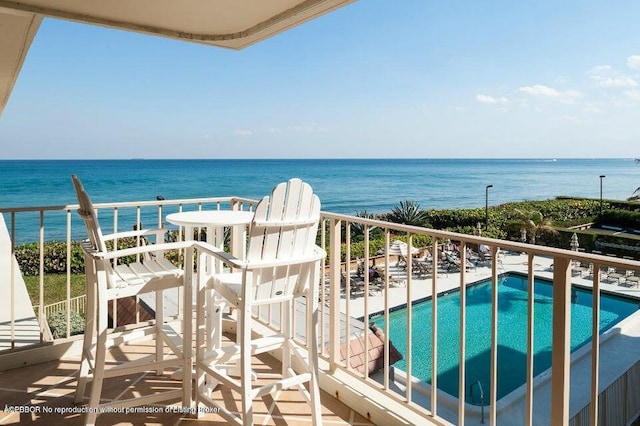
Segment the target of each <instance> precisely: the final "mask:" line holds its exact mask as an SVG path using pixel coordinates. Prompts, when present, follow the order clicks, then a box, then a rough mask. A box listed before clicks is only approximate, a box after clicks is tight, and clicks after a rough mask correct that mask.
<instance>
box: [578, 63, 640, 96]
mask: <svg viewBox="0 0 640 426" xmlns="http://www.w3.org/2000/svg"><path fill="white" fill-rule="evenodd" d="M627 65H629V67H630V68H634V67H635V66H637V67H638V69H640V56H630V57H629V58H627ZM587 74H588V75H589V77H590V78H591V79H592V80H594V81H596V82H597V84H598V86H600V87H604V88H608V89H612V88H618V87H638V82H637V81H635V80H634V79H633V78H631V77H628V76H625V75H623V74H622V73H620V72H618V71H616V70H614V69H613V67H611V65H598V66H596V67H593V68H591V70H589V71H588V72H587Z"/></svg>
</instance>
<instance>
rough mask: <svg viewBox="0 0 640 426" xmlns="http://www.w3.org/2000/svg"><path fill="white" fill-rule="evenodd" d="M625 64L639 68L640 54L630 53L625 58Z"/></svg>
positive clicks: (635, 68)
mask: <svg viewBox="0 0 640 426" xmlns="http://www.w3.org/2000/svg"><path fill="white" fill-rule="evenodd" d="M627 66H628V67H629V68H633V69H634V70H640V55H631V56H629V57H628V58H627Z"/></svg>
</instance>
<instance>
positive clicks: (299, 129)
mask: <svg viewBox="0 0 640 426" xmlns="http://www.w3.org/2000/svg"><path fill="white" fill-rule="evenodd" d="M288 130H289V131H293V132H296V133H326V132H327V129H325V128H324V127H321V126H319V125H318V123H315V122H311V123H307V124H303V125H300V126H292V127H289V128H288Z"/></svg>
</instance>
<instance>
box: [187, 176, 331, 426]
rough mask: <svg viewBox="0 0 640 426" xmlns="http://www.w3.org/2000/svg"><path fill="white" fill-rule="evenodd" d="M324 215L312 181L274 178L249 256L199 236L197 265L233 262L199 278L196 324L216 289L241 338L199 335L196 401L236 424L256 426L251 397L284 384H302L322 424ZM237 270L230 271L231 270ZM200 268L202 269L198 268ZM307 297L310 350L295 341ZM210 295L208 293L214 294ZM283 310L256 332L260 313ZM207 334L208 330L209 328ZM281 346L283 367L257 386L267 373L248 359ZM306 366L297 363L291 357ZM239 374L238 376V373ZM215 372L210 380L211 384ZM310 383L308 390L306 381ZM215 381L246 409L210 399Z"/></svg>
mask: <svg viewBox="0 0 640 426" xmlns="http://www.w3.org/2000/svg"><path fill="white" fill-rule="evenodd" d="M319 220H320V201H319V199H318V197H317V196H316V195H315V194H313V191H312V189H311V187H310V186H309V185H308V184H307V183H304V182H302V181H301V180H300V179H291V180H289V181H288V182H283V183H281V184H279V185H277V186H276V187H275V188H274V190H273V192H272V194H271V197H264V198H263V199H262V200H261V201H260V203H259V204H258V206H257V207H256V211H255V217H254V219H253V222H252V223H251V225H250V229H249V240H248V247H247V255H246V260H240V259H237V258H234V257H232V256H231V255H229V254H227V253H225V252H223V251H221V250H219V249H216V248H214V247H212V246H208V245H206V244H202V243H198V245H199V247H198V248H199V254H200V261H199V264H200V265H204V264H205V262H206V260H207V259H206V256H214V257H215V258H217V259H218V260H222V261H223V262H224V263H225V264H226V265H227V266H229V267H230V268H231V269H229V270H225V271H217V272H214V273H213V275H212V276H211V277H210V278H208V279H203V280H200V284H199V291H198V302H197V307H198V309H199V311H198V315H197V324H198V326H199V327H202V324H204V317H205V312H204V311H203V309H207V312H206V315H215V313H214V312H215V310H216V307H217V306H219V300H220V299H219V300H218V302H217V303H218V305H217V306H216V307H209V308H200V307H201V306H204V302H203V299H204V298H206V296H205V294H206V292H207V291H210V290H213V291H214V293H215V297H216V298H222V299H224V300H226V301H227V302H228V304H229V305H230V306H232V307H234V308H237V311H236V313H237V318H236V319H237V340H236V342H237V343H236V344H232V345H228V346H224V347H219V346H218V347H214V348H213V350H205V345H204V342H203V341H202V339H203V336H202V335H201V333H198V334H197V335H196V347H197V354H196V375H197V381H198V385H197V391H196V402H197V403H198V404H204V405H206V406H208V407H213V408H216V409H218V413H219V414H220V415H222V416H223V417H225V418H226V419H228V420H229V421H231V422H233V423H234V424H243V425H252V424H254V423H253V422H254V420H253V409H252V402H253V400H254V399H256V398H258V397H261V396H263V395H266V394H270V393H274V392H276V395H274V400H277V399H278V395H277V394H278V393H279V392H280V391H281V390H282V389H286V388H291V387H297V388H298V389H299V390H300V391H302V392H303V394H304V396H305V399H306V400H307V401H309V403H310V405H311V408H312V416H313V424H314V425H321V424H322V418H321V414H320V410H321V405H320V393H319V386H318V366H317V357H318V353H317V351H318V341H317V330H316V327H317V325H318V291H319V284H320V260H321V259H322V258H323V257H325V256H326V254H325V252H324V251H323V250H322V249H321V248H320V247H318V246H316V244H315V241H316V234H317V230H318V224H319ZM231 271H232V272H231ZM201 272H202V271H201ZM299 297H304V298H305V306H306V310H305V318H304V321H305V322H306V328H305V335H306V337H305V340H306V351H305V350H304V348H302V347H301V346H300V345H299V344H298V343H297V342H296V341H295V340H294V318H293V315H294V303H295V299H296V298H299ZM209 300H211V299H209ZM265 307H266V308H269V309H267V310H268V311H269V312H271V313H274V312H275V313H279V317H280V318H279V319H280V321H279V323H280V324H279V327H271V328H270V333H269V334H268V335H262V336H260V337H255V336H253V335H252V331H253V332H255V331H256V330H254V327H255V325H256V324H255V322H257V321H259V318H258V314H259V313H260V312H262V311H263V310H264V309H265ZM208 334H209V336H211V335H212V334H214V333H211V331H210V330H209V332H208ZM278 349H280V350H282V356H281V359H282V371H281V374H277V375H276V377H275V378H274V377H269V379H270V380H267V384H265V385H262V386H256V387H253V384H252V381H253V379H263V377H261V375H256V374H255V372H253V371H252V369H251V358H252V356H254V355H257V354H260V353H264V352H267V351H275V350H278ZM294 357H297V358H298V360H299V361H300V363H299V364H297V363H296V364H295V365H296V366H297V365H302V368H301V369H300V371H299V372H296V371H294V369H293V365H294V364H293V358H294ZM238 376H239V377H238ZM212 379H213V384H212V383H211V382H212ZM306 382H308V383H309V391H307V389H306V388H305V386H304V383H306ZM217 383H220V384H221V385H222V386H226V387H227V388H229V389H232V390H235V391H236V392H238V393H240V395H241V398H242V411H241V413H235V412H232V411H230V410H228V409H227V408H226V407H225V406H224V405H222V404H218V403H217V402H216V401H214V400H213V399H212V398H211V394H210V391H211V388H212V387H213V386H215V385H216V384H217Z"/></svg>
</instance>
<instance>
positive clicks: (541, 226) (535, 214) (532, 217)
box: [510, 209, 558, 244]
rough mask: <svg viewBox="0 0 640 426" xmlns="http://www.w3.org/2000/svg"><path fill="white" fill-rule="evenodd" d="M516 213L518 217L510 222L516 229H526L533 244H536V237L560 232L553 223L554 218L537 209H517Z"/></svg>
mask: <svg viewBox="0 0 640 426" xmlns="http://www.w3.org/2000/svg"><path fill="white" fill-rule="evenodd" d="M514 215H515V217H516V219H515V220H513V221H512V222H511V223H510V226H511V227H512V228H516V229H524V230H525V231H526V234H527V237H528V239H529V242H530V243H531V244H535V243H536V239H537V238H538V237H539V236H540V235H542V234H544V233H551V234H557V233H558V231H556V229H555V228H554V227H553V226H552V225H551V223H552V222H553V220H552V219H551V218H550V217H544V216H543V215H542V213H540V212H539V211H537V210H530V211H527V210H520V209H515V210H514Z"/></svg>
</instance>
